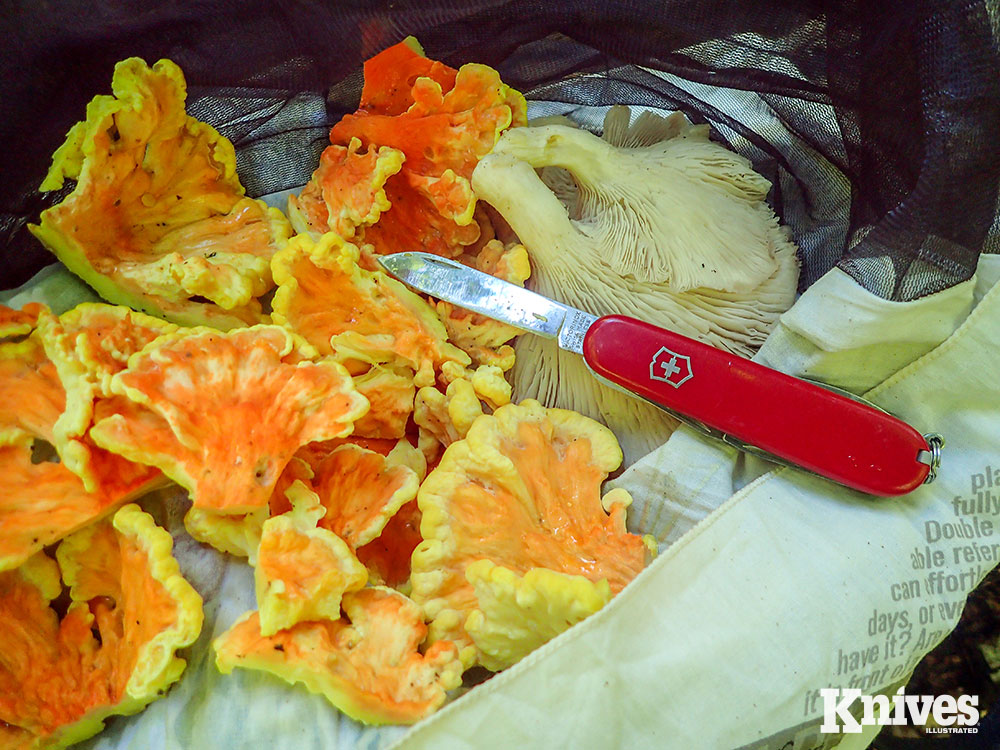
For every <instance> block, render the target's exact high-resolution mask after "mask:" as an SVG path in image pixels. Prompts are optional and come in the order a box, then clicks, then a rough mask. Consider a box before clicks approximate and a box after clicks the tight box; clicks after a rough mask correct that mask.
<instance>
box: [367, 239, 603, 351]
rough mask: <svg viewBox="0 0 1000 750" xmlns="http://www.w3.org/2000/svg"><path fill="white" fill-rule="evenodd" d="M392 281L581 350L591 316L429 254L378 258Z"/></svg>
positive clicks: (569, 347) (591, 319) (403, 254)
mask: <svg viewBox="0 0 1000 750" xmlns="http://www.w3.org/2000/svg"><path fill="white" fill-rule="evenodd" d="M378 261H379V263H380V264H381V265H382V267H383V268H384V269H385V270H386V271H388V272H389V273H390V274H392V275H393V276H395V277H396V278H397V279H399V280H400V281H402V282H403V283H405V284H407V285H408V286H411V287H413V288H414V289H417V290H419V291H421V292H424V293H425V294H429V295H431V296H432V297H436V298H438V299H441V300H444V301H445V302H450V303H452V304H453V305H458V306H459V307H463V308H465V309H467V310H472V311H473V312H477V313H480V314H482V315H485V316H487V317H489V318H494V319H495V320H499V321H501V322H503V323H507V324H509V325H512V326H514V327H515V328H519V329H520V330H522V331H530V332H531V333H535V334H538V335H539V336H544V337H546V338H550V339H553V338H554V339H557V340H558V342H559V346H560V347H561V348H563V349H567V350H569V351H573V352H576V353H577V354H582V353H583V337H584V334H586V332H587V329H588V328H590V326H591V324H592V323H593V322H594V321H595V320H597V318H596V317H595V316H593V315H590V314H588V313H585V312H583V311H582V310H577V309H576V308H574V307H569V306H568V305H563V304H560V303H559V302H555V301H554V300H551V299H549V298H548V297H543V296H542V295H540V294H535V293H534V292H532V291H529V290H527V289H524V288H523V287H519V286H517V284H511V283H510V282H509V281H504V280H503V279H498V278H496V277H495V276H490V275H489V274H487V273H483V272H482V271H477V270H475V269H474V268H469V267H468V266H465V265H462V264H461V263H459V262H458V261H454V260H449V259H448V258H442V257H441V256H439V255H432V254H431V253H416V252H410V253H395V254H393V255H383V256H379V258H378Z"/></svg>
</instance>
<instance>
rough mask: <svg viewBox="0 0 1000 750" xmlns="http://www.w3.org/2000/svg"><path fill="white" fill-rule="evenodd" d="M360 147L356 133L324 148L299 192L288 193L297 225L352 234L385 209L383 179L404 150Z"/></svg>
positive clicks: (397, 165)
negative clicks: (347, 139) (346, 140)
mask: <svg viewBox="0 0 1000 750" xmlns="http://www.w3.org/2000/svg"><path fill="white" fill-rule="evenodd" d="M360 148H361V141H359V140H358V139H357V138H354V139H352V140H351V141H350V143H348V144H347V146H346V147H345V146H329V147H327V148H326V149H325V150H324V151H323V153H322V155H321V156H320V161H319V166H318V167H317V168H316V171H315V173H314V174H313V176H312V178H311V179H310V180H309V182H308V183H306V188H305V189H304V190H303V192H302V195H301V196H299V197H298V198H296V197H295V196H292V197H290V198H289V213H290V214H291V216H292V218H293V221H295V220H296V219H297V218H298V219H301V224H300V225H299V229H300V230H302V229H305V230H307V231H311V232H314V233H318V234H322V233H323V232H325V231H327V230H328V229H329V230H333V231H334V232H336V233H337V234H339V235H340V236H341V237H343V238H345V239H350V238H351V237H353V236H354V235H355V232H356V231H357V230H358V228H359V227H366V226H370V225H371V224H374V223H375V222H377V221H378V220H379V217H380V216H381V215H382V212H383V211H386V210H388V209H389V206H390V204H389V199H388V198H387V197H386V194H385V189H384V186H385V182H386V180H388V179H389V178H390V177H391V176H392V175H394V174H396V173H397V172H399V170H400V167H402V165H403V154H402V153H401V152H399V151H397V150H396V149H392V148H370V149H367V150H366V151H364V152H361V151H360ZM296 215H297V216H296Z"/></svg>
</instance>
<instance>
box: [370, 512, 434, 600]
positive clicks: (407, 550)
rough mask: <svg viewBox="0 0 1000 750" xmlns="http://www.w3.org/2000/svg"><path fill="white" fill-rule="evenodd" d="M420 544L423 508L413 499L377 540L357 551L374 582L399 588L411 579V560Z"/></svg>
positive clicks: (397, 514) (391, 520)
mask: <svg viewBox="0 0 1000 750" xmlns="http://www.w3.org/2000/svg"><path fill="white" fill-rule="evenodd" d="M419 543H420V508H419V507H418V506H417V501H416V500H411V501H410V502H408V503H406V504H405V505H403V507H401V508H400V509H399V510H398V511H396V514H395V515H394V516H393V517H392V518H390V519H389V523H387V524H386V525H385V528H384V529H382V532H381V533H380V534H379V535H378V537H377V538H376V539H373V540H372V541H370V542H369V543H368V544H366V545H364V546H362V547H359V548H358V550H357V553H358V559H359V560H360V561H361V562H363V563H364V564H365V567H366V568H368V571H369V573H370V575H371V577H372V580H377V581H379V582H381V583H383V584H385V585H386V586H392V587H399V586H402V585H403V584H405V583H406V582H407V581H408V580H409V578H410V557H411V556H412V555H413V550H415V549H416V548H417V545H418V544H419Z"/></svg>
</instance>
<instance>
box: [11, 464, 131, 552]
mask: <svg viewBox="0 0 1000 750" xmlns="http://www.w3.org/2000/svg"><path fill="white" fill-rule="evenodd" d="M31 453H32V451H31V448H30V447H28V446H19V445H11V446H4V447H0V476H3V478H4V489H3V492H2V493H0V529H2V530H3V533H2V534H0V570H8V569H11V568H16V567H17V566H18V565H20V564H21V563H23V562H24V561H25V560H27V559H28V558H29V557H30V556H31V555H33V554H34V553H35V552H38V551H39V550H40V549H42V548H43V547H46V546H47V545H49V544H52V543H54V542H57V541H59V540H60V539H62V538H63V537H64V536H66V535H67V534H70V533H72V532H74V531H76V530H77V529H80V528H82V527H84V526H86V525H87V524H89V523H92V522H94V521H96V520H98V519H99V518H101V516H103V515H105V514H107V513H109V512H111V511H112V510H114V508H115V507H116V506H118V505H120V504H121V503H123V502H125V500H126V499H127V496H118V497H116V496H114V495H111V496H108V495H104V494H98V493H93V492H87V490H86V489H85V488H84V486H83V483H82V482H81V481H80V478H79V477H78V476H76V474H74V473H73V472H71V471H70V470H69V469H67V468H66V467H65V466H63V465H62V464H59V463H52V462H49V461H42V462H40V463H37V464H36V463H33V462H32V455H31Z"/></svg>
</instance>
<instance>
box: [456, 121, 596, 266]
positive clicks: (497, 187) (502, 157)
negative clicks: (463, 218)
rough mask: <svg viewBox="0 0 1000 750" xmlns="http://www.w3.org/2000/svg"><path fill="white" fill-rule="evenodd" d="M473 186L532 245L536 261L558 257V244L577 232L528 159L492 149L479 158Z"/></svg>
mask: <svg viewBox="0 0 1000 750" xmlns="http://www.w3.org/2000/svg"><path fill="white" fill-rule="evenodd" d="M527 129H528V128H518V130H527ZM511 132H513V131H511ZM472 189H473V190H474V191H475V192H476V195H477V196H478V197H479V198H481V199H482V200H484V201H486V202H487V203H489V204H490V205H491V206H493V207H494V208H496V209H497V211H499V212H500V214H501V215H502V216H503V217H505V218H507V220H508V222H509V223H510V226H511V229H513V230H514V232H515V234H517V236H518V237H519V238H520V240H521V242H522V243H523V244H524V245H526V246H528V247H531V248H532V255H533V256H534V257H533V259H534V261H535V263H539V264H546V263H551V262H553V261H555V260H557V259H558V257H559V255H560V254H561V251H560V248H562V247H565V245H566V243H567V242H571V241H572V238H574V237H576V236H577V235H578V232H577V231H576V229H575V228H574V227H573V224H572V222H571V221H570V218H569V215H568V214H567V213H566V208H565V207H564V206H563V205H562V204H561V203H560V202H559V199H558V198H557V197H556V196H555V195H554V194H553V193H552V191H551V190H549V188H548V187H546V185H545V183H544V182H542V180H541V178H540V177H539V176H538V175H537V174H536V173H535V170H534V169H532V167H531V165H530V163H528V162H526V161H521V160H520V159H517V158H515V157H514V156H513V155H511V154H499V153H493V154H489V155H488V156H486V157H485V158H483V159H482V160H480V162H479V164H478V165H477V166H476V169H475V171H474V172H473V173H472Z"/></svg>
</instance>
